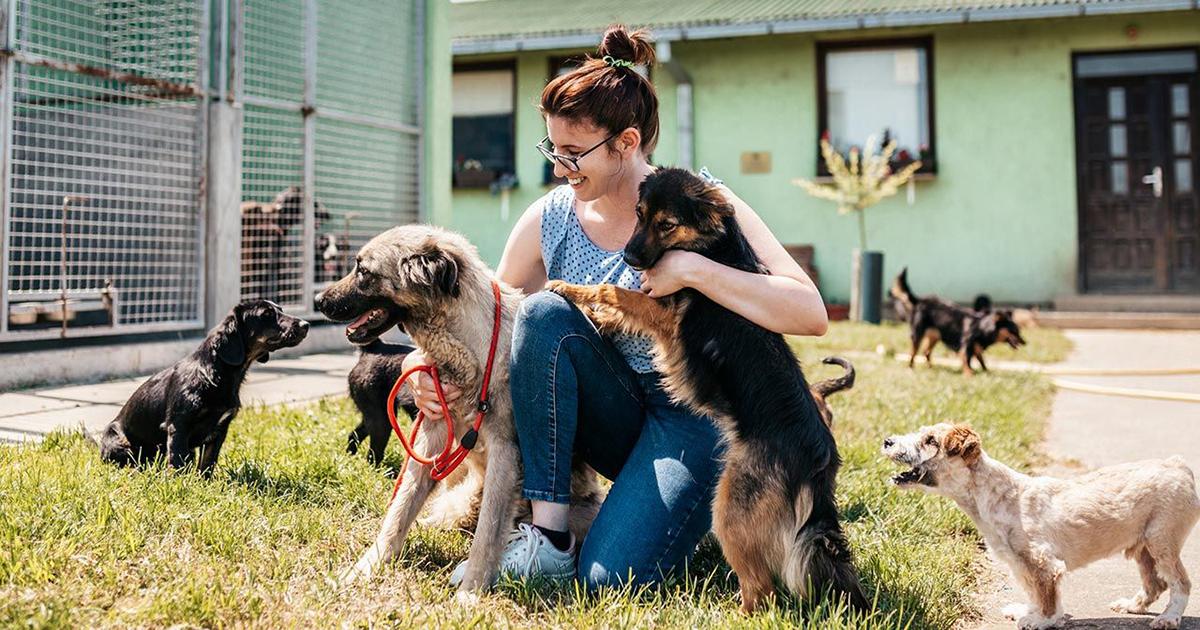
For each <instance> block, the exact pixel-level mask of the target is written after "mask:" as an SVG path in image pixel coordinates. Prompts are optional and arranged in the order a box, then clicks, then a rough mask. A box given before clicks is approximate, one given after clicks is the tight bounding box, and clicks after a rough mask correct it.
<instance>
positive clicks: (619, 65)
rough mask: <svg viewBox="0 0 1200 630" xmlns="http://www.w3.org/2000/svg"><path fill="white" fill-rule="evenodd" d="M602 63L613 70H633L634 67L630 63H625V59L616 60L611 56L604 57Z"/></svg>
mask: <svg viewBox="0 0 1200 630" xmlns="http://www.w3.org/2000/svg"><path fill="white" fill-rule="evenodd" d="M604 63H606V64H608V65H610V66H612V67H614V68H633V67H634V65H636V64H634V63H633V62H632V61H627V60H625V59H617V58H616V57H613V56H612V55H604Z"/></svg>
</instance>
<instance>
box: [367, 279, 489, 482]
mask: <svg viewBox="0 0 1200 630" xmlns="http://www.w3.org/2000/svg"><path fill="white" fill-rule="evenodd" d="M492 295H493V297H494V298H495V301H496V307H495V313H494V319H493V321H492V343H491V347H490V348H489V349H488V358H487V368H486V369H485V370H484V372H483V387H482V388H481V389H480V392H479V403H478V411H477V412H476V414H475V423H474V425H472V427H471V428H470V429H469V430H467V432H466V433H464V434H463V436H462V439H460V440H459V441H458V448H456V449H455V448H453V446H454V416H452V415H451V414H450V405H449V403H447V402H446V394H445V392H443V391H442V381H441V379H440V378H438V370H437V366H433V365H418V366H416V367H413V368H411V369H409V370H407V371H405V372H404V373H403V374H401V375H400V378H398V379H396V383H395V384H394V385H392V391H391V392H389V393H388V398H387V415H388V421H389V422H391V424H392V431H394V432H395V433H396V437H397V438H399V439H400V444H402V445H403V446H404V452H405V453H407V454H408V457H410V458H412V459H415V460H417V462H418V463H420V464H423V465H426V466H432V468H431V469H430V470H429V476H430V477H432V478H433V480H434V481H441V480H442V479H445V478H446V477H448V476H450V473H452V472H454V470H455V469H456V468H458V465H459V464H461V463H462V462H463V460H464V459H466V458H467V454H468V453H469V452H470V450H471V449H472V448H475V443H476V441H477V440H478V438H479V428H480V427H482V426H483V416H484V415H486V414H487V412H488V411H490V410H491V403H490V402H488V385H489V384H490V383H491V380H492V365H493V364H494V362H495V358H496V344H497V342H498V341H499V339H500V285H499V284H497V283H496V281H495V280H493V281H492ZM415 372H427V373H429V375H430V376H432V377H433V388H434V391H435V392H437V398H438V404H439V405H441V407H442V419H443V420H445V421H446V447H445V448H443V449H442V452H441V453H439V454H438V455H436V456H434V457H422V456H421V455H420V454H418V453H417V452H416V450H415V449H414V445H415V444H416V439H417V431H419V430H420V429H421V423H422V422H424V421H425V412H423V411H422V412H419V413H418V414H417V417H416V418H415V419H414V420H413V427H412V431H411V432H410V433H409V436H408V438H407V439H406V438H405V437H404V432H403V431H401V430H400V423H399V421H397V420H396V396H398V395H399V394H400V388H401V387H403V386H404V383H405V382H406V381H408V377H410V376H412V375H413V374H414V373H415ZM407 467H408V461H407V460H405V462H404V463H403V464H401V466H400V473H399V474H398V475H396V485H395V486H394V487H393V488H392V499H395V498H396V493H398V492H400V484H401V483H403V482H404V469H405V468H407ZM389 503H390V500H389Z"/></svg>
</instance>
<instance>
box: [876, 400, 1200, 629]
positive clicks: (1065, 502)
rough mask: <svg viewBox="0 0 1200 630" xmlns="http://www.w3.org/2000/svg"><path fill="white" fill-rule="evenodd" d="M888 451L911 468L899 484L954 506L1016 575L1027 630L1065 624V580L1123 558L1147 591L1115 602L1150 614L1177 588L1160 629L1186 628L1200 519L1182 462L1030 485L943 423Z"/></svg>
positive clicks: (1014, 610) (1014, 612)
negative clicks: (1188, 559) (1186, 561)
mask: <svg viewBox="0 0 1200 630" xmlns="http://www.w3.org/2000/svg"><path fill="white" fill-rule="evenodd" d="M883 453H884V455H886V456H888V457H890V458H891V459H892V460H894V461H896V462H898V463H901V464H904V465H906V466H909V467H911V468H910V469H909V470H907V471H905V472H903V473H901V474H899V475H896V476H895V477H893V478H892V481H893V482H894V483H895V484H896V485H898V486H900V487H902V488H919V489H921V490H925V491H926V492H931V493H933V494H939V495H942V496H945V497H949V498H950V499H953V500H954V502H955V503H957V504H958V506H959V507H960V508H962V510H963V511H964V512H966V513H967V515H968V516H970V517H971V520H972V521H974V522H975V525H976V527H978V528H979V531H980V533H981V534H983V538H984V540H985V541H986V542H987V545H988V548H989V549H990V550H991V551H992V553H994V554H995V555H996V556H998V557H999V558H1000V559H1001V560H1003V561H1004V562H1005V564H1007V565H1008V566H1009V568H1011V569H1012V572H1013V576H1014V577H1015V578H1016V579H1017V582H1018V583H1019V584H1020V585H1021V588H1022V589H1023V590H1024V591H1025V594H1026V595H1027V596H1028V597H1029V599H1030V602H1031V603H1030V604H1029V605H1023V604H1017V605H1013V606H1010V607H1006V608H1005V613H1006V614H1007V615H1009V616H1010V617H1012V618H1019V620H1020V621H1019V625H1020V628H1022V630H1027V629H1040V628H1050V627H1054V626H1055V625H1058V624H1059V622H1061V621H1062V619H1063V611H1062V607H1061V603H1060V601H1059V591H1058V583H1059V579H1060V578H1062V576H1063V575H1064V574H1065V573H1066V572H1068V571H1072V570H1074V569H1077V568H1079V567H1082V566H1085V565H1087V564H1090V563H1092V562H1095V561H1096V560H1100V559H1102V558H1106V557H1108V556H1111V555H1114V554H1116V553H1117V552H1120V551H1124V552H1125V556H1126V557H1127V558H1130V559H1133V560H1136V561H1137V563H1138V569H1140V571H1141V574H1142V590H1141V591H1139V592H1138V593H1137V594H1136V595H1134V596H1133V597H1131V598H1129V599H1121V600H1117V601H1115V602H1113V603H1112V609H1113V610H1115V611H1117V612H1128V613H1145V612H1146V609H1147V608H1148V607H1149V606H1150V604H1152V603H1154V600H1156V599H1157V598H1158V596H1159V595H1161V594H1162V592H1163V591H1164V590H1167V589H1170V591H1171V597H1170V600H1169V601H1168V603H1167V608H1166V610H1165V611H1163V613H1162V614H1161V615H1159V616H1158V617H1156V618H1155V619H1154V621H1153V622H1151V624H1150V627H1151V628H1156V629H1157V628H1178V627H1179V623H1180V619H1181V618H1182V616H1183V610H1184V608H1186V607H1187V600H1188V594H1189V592H1190V590H1191V584H1190V582H1189V581H1188V576H1187V572H1186V571H1185V570H1184V568H1183V561H1182V559H1180V557H1179V552H1180V550H1181V549H1182V548H1183V543H1184V540H1185V539H1186V538H1187V535H1188V532H1190V531H1191V529H1192V527H1193V526H1194V525H1195V524H1196V520H1197V518H1200V498H1197V496H1196V482H1195V478H1194V476H1193V475H1192V471H1191V470H1190V469H1189V468H1188V467H1187V465H1186V464H1184V462H1183V460H1182V459H1181V458H1179V457H1172V458H1170V459H1167V460H1162V461H1145V462H1137V463H1133V464H1121V465H1118V466H1110V467H1108V468H1102V469H1100V470H1097V471H1095V472H1092V473H1089V474H1086V475H1083V476H1081V477H1078V478H1076V479H1066V480H1061V479H1053V478H1050V477H1030V476H1028V475H1023V474H1021V473H1018V472H1016V471H1014V470H1012V469H1011V468H1009V467H1007V466H1005V465H1004V464H1001V463H1000V462H998V461H996V460H994V459H992V458H990V457H988V456H987V454H986V453H984V452H983V449H982V447H981V446H980V443H979V436H978V435H977V434H976V433H975V432H974V431H972V430H971V429H970V427H967V426H965V425H961V424H960V425H950V424H946V423H943V424H938V425H935V426H932V427H922V428H921V429H920V430H918V431H917V432H916V433H910V434H907V435H897V436H893V437H890V438H888V439H886V440H884V442H883Z"/></svg>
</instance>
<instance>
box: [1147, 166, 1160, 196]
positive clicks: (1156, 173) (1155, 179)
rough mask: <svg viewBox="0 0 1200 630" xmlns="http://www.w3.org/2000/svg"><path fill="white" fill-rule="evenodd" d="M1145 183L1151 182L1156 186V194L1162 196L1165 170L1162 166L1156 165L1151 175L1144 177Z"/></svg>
mask: <svg viewBox="0 0 1200 630" xmlns="http://www.w3.org/2000/svg"><path fill="white" fill-rule="evenodd" d="M1142 183H1143V184H1150V185H1152V186H1153V187H1154V196H1155V197H1162V193H1163V171H1162V167H1161V166H1155V167H1154V170H1152V171H1150V174H1149V175H1146V176H1144V177H1142Z"/></svg>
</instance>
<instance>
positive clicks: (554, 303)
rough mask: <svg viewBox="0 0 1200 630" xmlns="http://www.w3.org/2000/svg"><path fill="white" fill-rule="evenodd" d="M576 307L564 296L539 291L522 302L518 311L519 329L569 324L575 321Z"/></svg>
mask: <svg viewBox="0 0 1200 630" xmlns="http://www.w3.org/2000/svg"><path fill="white" fill-rule="evenodd" d="M574 315H576V312H575V307H574V306H572V305H571V303H570V302H568V301H567V299H566V298H564V297H563V296H561V295H559V294H557V293H553V292H550V291H538V292H537V293H534V294H533V295H530V296H528V297H526V298H525V299H524V300H521V305H520V307H519V308H518V309H517V324H516V325H517V328H522V327H528V326H539V327H540V326H545V325H548V324H554V323H567V322H570V321H572V320H573V319H574V317H573V316H574Z"/></svg>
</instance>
